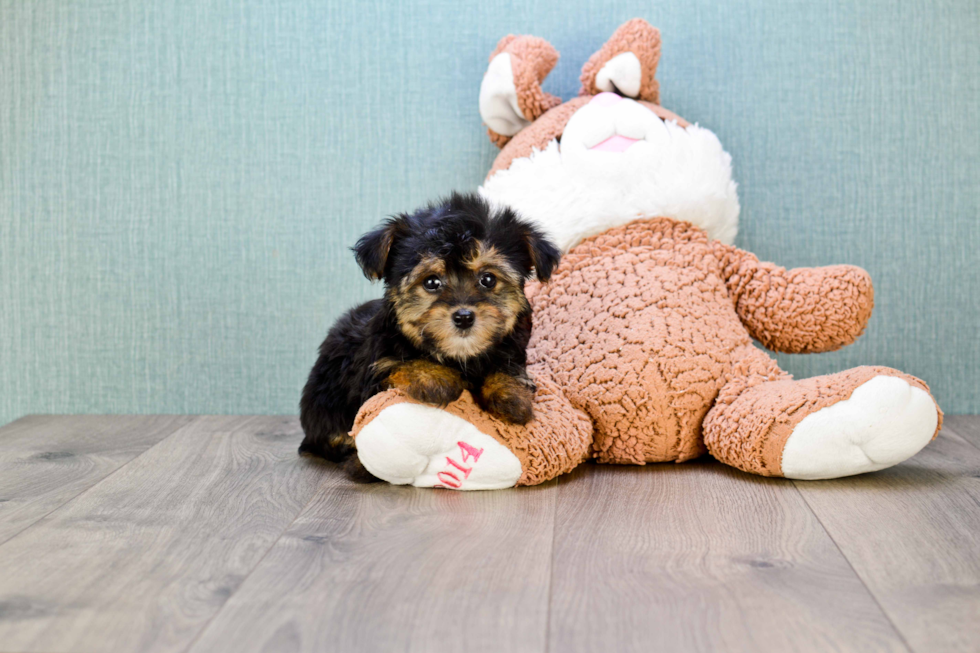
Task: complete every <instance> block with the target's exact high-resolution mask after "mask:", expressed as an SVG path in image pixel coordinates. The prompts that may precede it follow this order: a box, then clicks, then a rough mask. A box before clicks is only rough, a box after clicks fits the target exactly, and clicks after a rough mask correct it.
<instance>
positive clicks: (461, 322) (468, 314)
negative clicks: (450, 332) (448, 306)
mask: <svg viewBox="0 0 980 653" xmlns="http://www.w3.org/2000/svg"><path fill="white" fill-rule="evenodd" d="M474 322H476V315H475V314H474V313H473V311H471V310H470V309H468V308H461V309H459V310H458V311H456V312H455V313H453V324H455V325H456V328H457V329H462V330H463V331H465V330H466V329H469V328H470V327H471V326H473V323H474Z"/></svg>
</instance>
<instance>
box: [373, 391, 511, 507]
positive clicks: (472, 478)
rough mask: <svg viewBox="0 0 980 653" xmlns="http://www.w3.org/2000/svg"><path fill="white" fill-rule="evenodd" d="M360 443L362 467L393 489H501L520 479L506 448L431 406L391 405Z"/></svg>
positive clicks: (375, 419) (449, 414)
mask: <svg viewBox="0 0 980 653" xmlns="http://www.w3.org/2000/svg"><path fill="white" fill-rule="evenodd" d="M356 442H357V455H358V458H360V460H361V463H362V464H363V465H364V467H365V468H366V469H367V470H368V471H369V472H371V473H372V474H374V475H375V476H377V477H378V478H380V479H382V480H384V481H388V482H389V483H391V484H393V485H414V486H416V487H441V488H448V489H453V490H497V489H501V488H508V487H513V486H514V484H516V483H517V480H518V479H519V478H520V477H521V462H520V460H518V459H517V456H515V455H514V454H513V453H511V452H510V451H509V450H508V449H507V448H506V447H504V446H503V445H502V444H500V443H499V442H497V441H496V440H494V439H493V438H492V437H490V436H489V435H487V434H486V433H483V432H482V431H480V430H479V429H477V428H476V427H475V426H473V425H472V424H470V423H469V422H467V421H466V420H464V419H462V418H460V417H457V416H455V415H453V414H451V413H448V412H446V411H444V410H440V409H438V408H433V407H432V406H423V405H420V404H413V403H400V404H395V405H393V406H389V407H387V408H385V409H384V410H382V411H381V412H380V413H379V414H378V416H377V417H375V418H374V419H373V420H371V422H369V423H368V424H367V425H365V426H364V427H363V428H362V429H361V431H360V432H359V433H358V434H357V440H356Z"/></svg>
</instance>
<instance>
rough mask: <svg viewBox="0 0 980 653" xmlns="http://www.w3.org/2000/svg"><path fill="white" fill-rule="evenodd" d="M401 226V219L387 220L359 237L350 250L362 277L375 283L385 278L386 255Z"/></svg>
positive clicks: (389, 251)
mask: <svg viewBox="0 0 980 653" xmlns="http://www.w3.org/2000/svg"><path fill="white" fill-rule="evenodd" d="M402 226H403V219H402V218H401V217H397V218H388V219H387V220H385V222H384V224H382V225H381V226H380V227H378V228H377V229H375V230H374V231H369V232H368V233H366V234H364V235H363V236H361V237H360V239H359V240H358V241H357V244H356V245H354V247H353V248H352V249H353V250H354V258H356V259H357V264H358V265H360V266H361V270H362V271H363V272H364V276H365V277H367V278H368V279H370V280H371V281H377V280H378V279H381V278H383V277H384V276H385V268H386V267H387V265H388V255H389V254H390V253H391V247H392V245H394V244H395V239H396V238H397V237H398V234H399V232H400V231H401V228H402Z"/></svg>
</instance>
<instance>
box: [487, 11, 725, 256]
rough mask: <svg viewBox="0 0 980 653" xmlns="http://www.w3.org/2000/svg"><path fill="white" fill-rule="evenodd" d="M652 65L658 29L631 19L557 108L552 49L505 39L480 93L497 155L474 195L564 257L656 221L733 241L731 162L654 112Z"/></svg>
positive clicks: (539, 42) (695, 132)
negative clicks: (643, 221)
mask: <svg viewBox="0 0 980 653" xmlns="http://www.w3.org/2000/svg"><path fill="white" fill-rule="evenodd" d="M659 58H660V32H659V31H658V30H657V29H656V28H654V27H651V26H650V25H649V24H648V23H647V22H646V21H644V20H642V19H639V18H636V19H633V20H631V21H629V22H627V23H625V24H624V25H622V26H621V27H620V28H619V29H618V30H616V33H615V34H613V36H612V38H611V39H609V41H608V42H607V43H606V44H605V45H604V46H603V47H602V49H600V50H599V51H598V52H596V53H595V54H594V55H592V57H591V58H590V59H589V61H588V62H587V63H586V64H585V65H584V66H583V68H582V77H581V80H582V88H581V90H580V92H579V97H577V98H575V99H573V100H569V101H568V102H564V103H563V102H562V101H561V99H560V98H558V97H555V96H553V95H550V94H548V93H545V92H544V91H543V90H542V89H541V83H542V82H543V81H544V79H545V77H546V76H547V75H548V73H549V72H551V69H552V68H554V66H555V64H556V63H557V62H558V52H557V51H556V50H555V48H554V47H552V46H551V44H549V43H548V42H547V41H545V40H544V39H540V38H537V37H534V36H507V37H505V38H503V39H502V40H501V41H500V43H499V44H498V45H497V49H496V50H494V52H493V54H491V55H490V66H489V68H488V69H487V72H486V75H485V76H484V78H483V83H482V85H481V87H480V115H481V117H482V118H483V121H484V122H485V123H486V124H487V126H488V128H489V129H488V131H489V134H490V138H491V140H492V141H493V142H494V143H495V144H497V145H498V146H499V147H500V148H501V151H500V154H499V155H498V156H497V158H496V160H495V161H494V163H493V167H492V168H491V169H490V173H489V174H488V175H487V178H486V180H485V181H484V184H483V186H482V187H481V188H480V192H481V193H482V194H483V195H484V196H486V197H487V198H488V199H490V200H491V201H492V202H497V203H501V204H506V205H509V206H511V207H513V208H515V209H517V210H518V211H519V212H520V213H522V214H523V215H524V216H525V217H527V218H529V219H531V220H533V221H535V222H537V223H538V224H539V225H540V226H541V227H542V228H543V229H544V230H546V231H547V232H548V234H549V235H550V236H551V237H552V238H553V239H554V240H555V242H557V243H558V244H559V246H560V247H561V248H562V249H563V250H567V249H569V248H570V247H572V246H574V245H575V244H576V243H578V242H579V241H580V240H582V239H583V238H587V237H589V236H592V235H595V234H597V233H601V232H603V231H605V230H607V229H609V228H612V227H616V226H620V225H623V224H626V223H628V222H631V221H632V220H635V219H637V218H644V217H656V216H665V217H672V218H676V219H679V220H686V221H688V222H691V223H693V224H695V225H697V226H699V227H701V228H703V229H705V230H706V231H707V232H708V234H709V235H710V236H711V237H712V238H717V239H719V240H721V241H723V242H726V243H730V242H732V240H734V238H735V234H736V231H737V229H738V213H739V204H738V195H737V193H736V189H735V183H734V182H733V181H732V175H731V157H730V156H729V155H728V153H727V152H725V150H724V149H723V148H722V146H721V143H720V142H719V141H718V138H717V137H716V136H715V135H714V134H713V133H711V132H710V131H708V130H707V129H704V128H702V127H699V126H698V125H692V124H690V123H688V122H687V121H685V120H684V119H683V118H681V117H679V116H677V115H675V114H673V113H671V112H670V111H667V110H666V109H664V108H663V107H661V106H660V104H659V102H660V88H659V84H658V82H657V80H656V79H655V75H656V71H657V63H658V60H659Z"/></svg>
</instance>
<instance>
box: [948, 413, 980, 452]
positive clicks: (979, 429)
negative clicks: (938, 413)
mask: <svg viewBox="0 0 980 653" xmlns="http://www.w3.org/2000/svg"><path fill="white" fill-rule="evenodd" d="M943 426H944V432H953V433H955V434H956V435H958V436H960V437H961V438H963V439H964V440H966V441H967V442H969V443H970V444H972V445H973V446H975V447H980V415H946V417H945V419H944V420H943Z"/></svg>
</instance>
